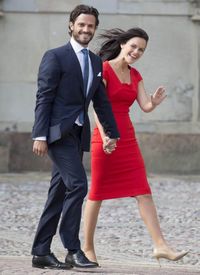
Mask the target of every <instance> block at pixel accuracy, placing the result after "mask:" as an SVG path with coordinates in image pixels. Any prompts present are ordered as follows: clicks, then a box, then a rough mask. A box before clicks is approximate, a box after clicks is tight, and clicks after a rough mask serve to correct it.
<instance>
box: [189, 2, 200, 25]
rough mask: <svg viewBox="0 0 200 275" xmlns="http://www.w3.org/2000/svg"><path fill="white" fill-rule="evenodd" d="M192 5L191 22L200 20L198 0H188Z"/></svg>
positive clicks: (199, 3)
mask: <svg viewBox="0 0 200 275" xmlns="http://www.w3.org/2000/svg"><path fill="white" fill-rule="evenodd" d="M189 2H190V3H191V4H192V5H193V6H194V13H193V15H192V17H191V19H192V21H193V22H200V0H189Z"/></svg>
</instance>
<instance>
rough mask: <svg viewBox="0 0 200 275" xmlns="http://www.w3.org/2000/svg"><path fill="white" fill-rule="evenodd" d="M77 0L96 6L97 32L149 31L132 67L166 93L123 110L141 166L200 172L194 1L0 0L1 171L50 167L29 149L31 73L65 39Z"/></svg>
mask: <svg viewBox="0 0 200 275" xmlns="http://www.w3.org/2000/svg"><path fill="white" fill-rule="evenodd" d="M81 3H83V4H88V5H92V6H94V7H96V8H97V9H98V10H99V12H100V25H99V28H98V31H97V35H98V33H100V32H101V30H103V29H108V28H113V27H118V28H122V29H128V28H131V27H133V26H140V27H142V28H144V29H145V30H146V31H147V32H148V34H149V36H150V41H149V44H148V48H147V50H146V52H145V54H144V56H143V58H142V59H141V60H140V61H139V62H138V64H135V65H134V66H136V67H137V69H138V70H139V71H140V73H141V74H142V76H143V79H144V82H145V87H146V90H147V91H148V92H149V93H152V92H153V91H154V90H155V89H156V88H157V87H158V86H159V85H164V86H165V87H166V90H167V94H168V97H167V99H166V100H165V102H163V104H162V105H161V106H159V107H158V108H157V109H156V110H155V111H154V112H152V113H150V114H146V113H143V112H142V111H141V110H140V109H139V107H138V105H137V103H136V104H135V106H134V107H133V108H132V109H131V111H130V114H131V118H132V120H133V122H134V125H135V128H136V132H137V137H138V141H139V143H140V146H141V150H142V153H143V156H144V159H145V162H146V166H147V171H148V172H153V173H181V174H183V173H199V172H200V1H199V0H188V1H186V0H148V1H147V0H146V1H145V0H109V1H105V0H85V1H78V0H73V1H72V0H59V1H57V0H0V171H3V172H6V171H27V170H47V169H49V167H50V162H49V160H48V158H44V159H40V158H38V157H35V156H33V154H32V152H31V150H32V148H31V147H32V144H31V143H32V141H31V137H30V132H31V128H32V124H33V118H34V113H33V110H34V106H35V93H36V89H37V87H36V80H37V71H38V66H39V63H40V60H41V57H42V55H43V53H44V51H46V50H47V49H49V48H53V47H57V46H60V45H62V44H64V43H66V41H67V39H68V38H69V36H68V32H67V29H68V20H69V13H70V11H71V10H72V9H73V8H74V7H75V5H78V4H81ZM98 43H99V41H98V40H97V39H94V40H93V42H92V44H91V48H92V49H93V50H94V51H95V49H96V48H97V47H98ZM91 119H92V115H91ZM89 156H90V155H89V154H86V156H85V159H84V162H85V165H86V167H87V168H88V169H89V160H90V157H89Z"/></svg>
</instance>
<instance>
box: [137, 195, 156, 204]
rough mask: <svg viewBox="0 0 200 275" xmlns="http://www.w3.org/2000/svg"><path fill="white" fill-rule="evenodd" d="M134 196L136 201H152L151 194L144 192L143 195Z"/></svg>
mask: <svg viewBox="0 0 200 275" xmlns="http://www.w3.org/2000/svg"><path fill="white" fill-rule="evenodd" d="M135 198H136V200H137V201H138V203H140V202H148V201H153V198H152V195H151V194H144V195H140V196H136V197H135Z"/></svg>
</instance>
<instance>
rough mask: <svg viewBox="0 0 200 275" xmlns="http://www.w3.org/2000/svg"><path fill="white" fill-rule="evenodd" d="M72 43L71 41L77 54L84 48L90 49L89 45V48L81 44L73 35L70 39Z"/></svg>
mask: <svg viewBox="0 0 200 275" xmlns="http://www.w3.org/2000/svg"><path fill="white" fill-rule="evenodd" d="M70 43H71V45H72V48H73V50H74V51H75V53H76V54H77V53H79V52H80V51H81V50H82V49H87V50H89V49H88V47H87V48H84V47H83V46H81V45H80V44H79V43H78V42H77V41H76V40H75V39H74V38H73V36H72V37H71V39H70Z"/></svg>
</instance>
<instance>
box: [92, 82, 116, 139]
mask: <svg viewBox="0 0 200 275" xmlns="http://www.w3.org/2000/svg"><path fill="white" fill-rule="evenodd" d="M93 107H94V109H95V112H96V114H97V116H98V119H99V121H100V123H101V125H102V126H103V128H104V131H105V133H106V134H107V135H108V136H109V137H110V138H119V137H120V135H119V132H118V129H117V125H116V122H115V118H114V115H113V112H112V108H111V104H110V102H109V100H108V97H107V95H106V90H105V85H104V83H103V81H102V80H101V82H100V85H99V87H98V89H97V90H96V92H95V94H94V97H93Z"/></svg>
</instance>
